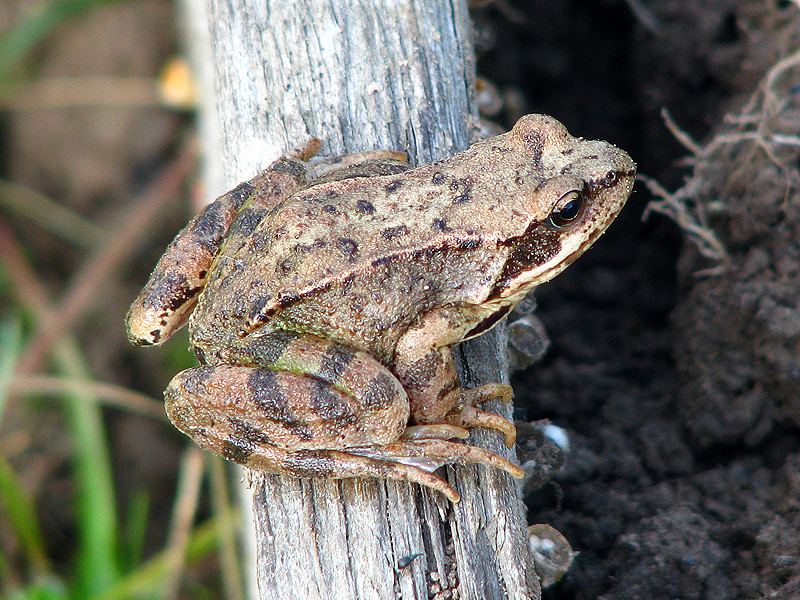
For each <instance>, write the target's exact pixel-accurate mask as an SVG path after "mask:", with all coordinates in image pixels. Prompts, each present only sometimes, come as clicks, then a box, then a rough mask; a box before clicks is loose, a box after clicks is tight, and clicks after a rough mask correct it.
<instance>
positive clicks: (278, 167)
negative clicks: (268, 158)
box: [269, 157, 307, 183]
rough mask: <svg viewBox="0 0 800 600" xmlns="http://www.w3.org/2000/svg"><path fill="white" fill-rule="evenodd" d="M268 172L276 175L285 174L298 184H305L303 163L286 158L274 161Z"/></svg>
mask: <svg viewBox="0 0 800 600" xmlns="http://www.w3.org/2000/svg"><path fill="white" fill-rule="evenodd" d="M269 170H270V171H274V172H276V173H287V174H288V175H291V177H292V178H293V179H294V180H295V181H297V182H298V183H303V182H305V180H306V176H307V173H306V166H305V164H304V163H303V162H301V161H299V160H296V159H293V158H287V157H282V158H279V159H278V160H276V161H275V162H274V163H272V165H270V168H269Z"/></svg>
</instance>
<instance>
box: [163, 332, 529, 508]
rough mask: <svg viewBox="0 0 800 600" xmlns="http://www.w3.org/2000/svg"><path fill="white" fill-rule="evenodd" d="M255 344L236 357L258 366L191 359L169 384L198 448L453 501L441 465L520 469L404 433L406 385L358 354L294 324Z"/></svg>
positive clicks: (476, 451)
mask: <svg viewBox="0 0 800 600" xmlns="http://www.w3.org/2000/svg"><path fill="white" fill-rule="evenodd" d="M258 344H259V345H260V349H259V348H252V347H251V348H248V349H247V351H245V352H243V354H242V355H241V358H242V359H243V362H244V361H251V360H252V361H255V363H257V364H258V365H259V366H256V365H253V366H247V365H216V366H201V367H196V368H194V369H188V370H186V371H184V372H182V373H180V374H178V375H177V376H176V377H175V378H174V379H173V380H172V382H171V383H170V384H169V386H168V387H167V390H166V392H165V398H166V408H167V414H168V415H169V417H170V419H171V420H172V422H173V423H174V424H175V425H176V426H177V427H178V429H180V430H181V431H183V432H184V433H186V434H187V435H189V436H190V437H191V438H192V439H194V440H195V442H197V443H198V444H199V445H200V446H202V447H204V448H207V449H209V450H211V451H212V452H214V453H216V454H219V455H220V456H223V457H225V458H227V459H230V460H233V461H235V462H238V463H240V464H243V465H245V466H248V467H250V468H253V469H257V470H261V471H264V472H270V473H288V474H291V475H295V476H298V477H325V478H334V479H340V478H348V477H379V478H388V479H397V480H404V481H410V482H415V483H419V484H421V485H425V486H428V487H430V488H433V489H436V490H439V491H441V492H442V493H444V494H445V495H446V496H447V497H448V498H450V499H451V500H454V501H457V499H458V494H457V493H456V492H455V491H454V490H453V489H452V488H451V487H450V486H449V485H448V484H447V483H446V482H445V481H443V480H442V479H440V478H439V477H437V476H435V475H433V474H432V471H434V470H435V469H437V468H438V467H440V466H442V465H443V464H450V463H465V462H479V463H483V464H487V465H491V466H494V467H497V468H501V469H504V470H506V471H508V472H509V473H511V474H512V475H515V476H517V477H520V476H521V475H522V472H521V471H520V470H519V468H518V467H516V466H515V465H513V464H511V463H510V462H508V461H506V460H505V459H503V458H501V457H499V456H496V455H494V454H491V453H490V452H487V451H485V450H483V449H481V448H476V447H473V446H467V445H464V444H460V443H457V442H452V441H449V440H446V439H441V436H440V435H439V433H440V432H437V434H436V435H433V436H431V437H423V438H422V439H419V437H418V436H415V438H414V439H405V438H404V437H403V433H404V431H405V430H406V426H407V424H408V419H409V404H408V398H407V395H406V392H405V390H404V389H403V386H402V385H401V383H400V382H399V381H398V380H397V378H396V377H394V376H393V375H392V374H391V373H390V372H389V371H388V370H387V369H386V368H385V367H384V366H383V365H381V364H380V363H379V362H378V361H376V360H375V359H373V358H372V357H371V356H370V355H368V354H366V353H364V352H360V351H355V350H352V349H349V348H347V347H345V346H342V345H340V344H336V343H334V342H330V341H327V340H323V339H321V338H316V337H314V336H304V335H299V334H293V333H291V332H279V333H276V334H271V335H269V336H264V337H262V338H261V339H260V340H259V341H258ZM263 364H268V365H269V367H270V368H263V367H262V366H260V365H263Z"/></svg>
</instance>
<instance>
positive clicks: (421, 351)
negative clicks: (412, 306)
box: [393, 312, 517, 448]
mask: <svg viewBox="0 0 800 600" xmlns="http://www.w3.org/2000/svg"><path fill="white" fill-rule="evenodd" d="M449 323H450V319H449V315H448V314H447V313H446V312H442V313H441V314H439V313H430V314H428V315H427V316H426V318H424V319H422V321H421V323H420V324H419V326H418V327H417V328H415V329H412V330H410V331H408V332H407V333H406V334H405V335H404V336H403V338H401V340H400V342H399V343H398V345H397V348H396V350H395V357H394V363H393V371H394V372H395V373H396V374H397V376H398V378H399V379H400V381H401V382H402V384H403V386H404V387H405V389H406V391H407V393H408V397H409V401H410V403H411V419H412V421H414V422H415V423H418V424H419V425H418V427H419V428H420V429H421V430H423V431H424V429H425V428H426V427H429V426H432V425H438V424H442V423H444V424H449V425H453V426H457V427H463V428H466V429H471V428H474V427H485V428H488V429H495V430H497V431H500V432H501V433H502V434H503V435H504V436H505V442H506V445H507V446H508V447H509V448H510V447H511V446H513V445H514V442H515V441H516V437H517V431H516V428H515V427H514V424H513V423H511V422H510V421H509V420H508V419H506V418H505V417H502V416H500V415H498V414H495V413H491V412H487V411H484V410H481V409H479V408H477V407H476V405H477V404H481V403H482V402H486V401H487V400H491V399H493V398H498V399H500V400H502V401H503V402H509V401H510V400H511V397H512V394H513V390H512V388H511V386H510V385H508V384H504V383H488V384H484V385H481V386H478V387H475V388H470V389H465V388H463V387H462V386H461V380H460V378H459V376H458V371H457V370H456V365H455V362H454V360H453V354H452V351H451V349H450V346H449V345H441V346H432V345H431V340H432V339H433V340H435V339H437V337H439V336H440V334H441V332H445V331H447V330H448V327H449ZM445 335H446V334H445ZM441 337H443V336H441ZM441 337H440V339H441ZM456 337H457V336H456Z"/></svg>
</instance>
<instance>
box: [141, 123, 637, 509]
mask: <svg viewBox="0 0 800 600" xmlns="http://www.w3.org/2000/svg"><path fill="white" fill-rule="evenodd" d="M318 148H319V141H318V140H312V141H311V142H309V143H308V144H307V145H306V146H305V147H304V148H301V149H298V150H296V151H294V152H292V153H290V154H289V155H288V156H286V157H284V158H281V159H279V160H277V161H276V162H275V163H273V165H272V166H271V167H270V168H269V169H267V170H266V171H265V172H263V173H262V174H260V175H258V176H257V177H255V178H254V179H252V180H250V181H248V182H246V183H243V184H241V185H240V186H239V187H237V188H236V189H234V190H233V191H231V192H229V193H227V194H225V195H224V196H222V197H220V198H219V199H218V200H216V201H215V202H214V203H213V204H211V205H210V206H208V207H207V208H206V209H205V210H204V211H203V212H202V213H200V215H198V216H197V217H196V218H195V219H194V220H193V221H192V222H190V223H189V225H188V226H187V227H186V228H185V229H184V230H183V231H181V232H180V233H179V234H178V236H177V237H176V238H175V240H174V241H173V242H172V244H171V245H170V246H169V247H168V248H167V251H166V252H165V254H164V256H163V257H162V258H161V260H160V261H159V263H158V265H157V266H156V268H155V271H154V272H153V274H152V275H151V277H150V280H149V281H148V283H147V285H146V286H145V288H144V290H143V291H142V293H141V294H140V295H139V297H138V298H137V299H136V301H135V302H134V303H133V305H132V307H131V310H130V313H129V314H128V336H129V338H130V340H131V341H132V342H133V343H134V344H137V345H150V344H161V343H163V342H164V341H165V340H166V339H167V338H168V337H169V336H170V335H171V334H172V333H173V332H174V331H175V330H176V329H178V328H179V327H181V326H182V325H183V324H184V323H185V322H186V321H187V320H188V322H189V328H190V339H191V344H192V350H193V352H194V353H195V355H196V356H197V358H198V359H199V360H200V362H201V363H202V366H199V367H195V368H192V369H188V370H186V371H183V372H182V373H180V374H178V375H177V376H176V377H175V378H174V379H173V380H172V382H170V384H169V386H168V387H167V390H166V392H165V397H166V408H167V413H168V415H169V417H170V419H171V420H172V422H173V423H174V424H175V425H176V426H177V427H178V429H180V430H181V431H183V432H184V433H186V434H187V435H189V436H190V437H192V439H194V440H195V441H196V442H197V443H198V444H200V445H201V446H203V447H204V448H208V449H210V450H211V451H212V452H215V453H216V454H219V455H221V456H224V457H225V458H228V459H230V460H234V461H236V462H238V463H241V464H243V465H246V466H248V467H250V468H253V469H258V470H261V471H265V472H271V473H290V474H293V475H296V476H300V477H307V476H311V477H329V478H345V477H385V478H391V479H399V480H407V481H413V482H417V483H420V484H422V485H426V486H429V487H431V488H434V489H437V490H439V491H441V492H443V493H444V494H445V495H446V496H447V497H448V498H450V499H451V500H453V501H457V500H458V499H459V496H458V494H457V493H456V492H455V490H453V488H452V487H450V486H449V485H448V484H447V482H445V481H444V480H442V479H440V478H439V477H437V476H436V475H434V474H433V471H434V470H435V469H437V468H438V467H440V466H442V465H444V464H451V463H464V462H475V463H483V464H486V465H491V466H494V467H497V468H500V469H503V470H505V471H507V472H508V473H510V474H511V475H514V476H516V477H521V476H522V471H521V470H520V469H519V467H517V466H516V465H514V464H512V463H510V462H509V461H507V460H505V459H503V458H501V457H499V456H497V455H495V454H493V453H490V452H488V451H486V450H483V449H481V448H476V447H474V446H470V445H467V444H464V443H461V442H457V441H454V439H455V438H466V437H467V436H468V430H469V429H470V428H473V427H488V428H490V429H495V430H498V431H500V432H502V433H503V434H504V436H505V440H506V442H507V444H508V445H509V446H510V445H512V444H513V443H514V439H515V429H514V426H513V424H511V423H510V422H509V421H507V420H506V419H505V418H503V417H501V416H499V415H496V414H494V413H489V412H486V411H483V410H480V409H479V408H477V407H476V405H477V404H480V403H481V402H484V401H486V400H488V399H490V398H501V399H503V400H508V399H509V398H510V397H511V388H510V386H508V385H504V384H488V385H483V386H480V387H477V388H474V389H464V388H462V387H461V384H460V381H459V378H458V374H457V373H456V369H455V366H454V363H453V357H452V354H451V348H452V346H453V345H455V344H457V343H458V342H460V341H462V340H465V339H468V338H470V337H473V336H476V335H478V334H480V333H483V332H485V331H486V330H488V329H490V328H491V327H493V326H494V325H495V324H496V323H497V322H498V321H499V320H500V319H502V318H503V317H504V316H505V315H506V314H507V313H508V312H509V311H510V310H511V309H512V308H513V307H514V305H515V304H516V303H517V302H518V301H519V300H521V299H522V298H523V297H524V296H525V295H526V294H527V293H528V292H529V291H530V290H531V289H533V288H534V287H535V286H537V285H539V284H540V283H543V282H545V281H547V280H549V279H550V278H552V277H554V276H555V275H557V274H558V273H560V272H561V271H562V270H564V269H565V268H566V267H567V266H568V265H569V264H570V263H572V261H574V260H575V259H576V258H577V257H578V256H580V255H581V254H582V253H583V252H584V251H585V250H586V249H587V248H588V247H589V246H590V245H591V244H592V243H593V242H594V241H595V240H596V239H597V238H598V237H599V236H600V234H602V233H603V231H604V230H605V229H606V227H608V225H609V224H610V223H611V222H612V221H613V220H614V218H615V217H616V216H617V214H618V213H619V211H620V209H621V208H622V206H623V205H624V203H625V201H626V199H627V198H628V195H629V194H630V192H631V188H632V186H633V180H634V175H635V170H636V167H635V164H634V163H633V162H632V161H631V159H630V158H629V157H628V155H627V154H625V153H624V152H623V151H621V150H619V149H618V148H616V147H614V146H612V145H611V144H608V143H606V142H602V141H588V140H584V139H581V138H575V137H573V136H571V135H570V134H569V133H568V132H567V130H566V129H565V128H564V126H563V125H562V124H561V123H559V122H558V121H556V120H555V119H553V118H552V117H547V116H543V115H527V116H525V117H522V118H521V119H520V120H519V121H518V122H517V123H516V125H515V126H514V128H513V129H512V130H511V131H510V132H509V133H506V134H504V135H500V136H497V137H494V138H490V139H486V140H483V141H481V142H478V143H476V144H474V145H472V146H471V147H470V148H468V149H467V150H466V151H464V152H461V153H460V154H457V155H455V156H452V157H450V158H448V159H446V160H443V161H440V162H436V163H432V164H428V165H424V166H421V167H417V168H413V169H412V168H410V167H409V166H408V164H406V163H405V161H404V155H403V154H402V153H396V152H388V151H374V152H366V153H361V154H352V155H346V156H343V157H339V158H335V159H327V160H320V159H312V160H311V161H310V162H309V159H310V157H311V156H313V154H315V152H316V151H317V150H318ZM190 313H191V317H189V315H190Z"/></svg>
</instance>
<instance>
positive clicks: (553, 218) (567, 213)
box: [547, 190, 584, 229]
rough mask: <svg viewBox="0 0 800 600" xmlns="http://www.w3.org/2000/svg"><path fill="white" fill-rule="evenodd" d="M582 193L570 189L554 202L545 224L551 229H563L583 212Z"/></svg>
mask: <svg viewBox="0 0 800 600" xmlns="http://www.w3.org/2000/svg"><path fill="white" fill-rule="evenodd" d="M583 207H584V201H583V194H582V193H581V192H579V191H578V190H570V191H569V192H567V193H566V194H564V195H563V196H561V198H559V199H558V202H556V205H555V207H554V208H553V212H551V213H550V216H549V217H547V224H548V225H549V226H550V227H552V228H553V229H564V228H565V227H569V225H570V223H572V222H573V221H575V219H577V218H578V217H580V216H581V215H582V214H583Z"/></svg>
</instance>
